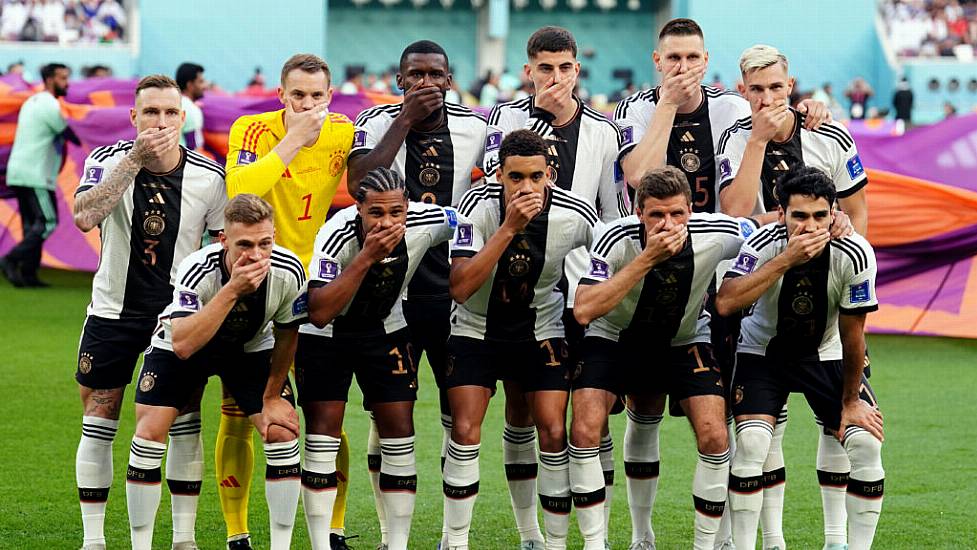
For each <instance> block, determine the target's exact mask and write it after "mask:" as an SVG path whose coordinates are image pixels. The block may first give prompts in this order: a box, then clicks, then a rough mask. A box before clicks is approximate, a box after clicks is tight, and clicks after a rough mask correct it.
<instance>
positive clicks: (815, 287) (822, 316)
mask: <svg viewBox="0 0 977 550" xmlns="http://www.w3.org/2000/svg"><path fill="white" fill-rule="evenodd" d="M785 248H787V227H786V226H784V225H781V224H768V225H765V226H763V227H762V228H760V229H759V230H758V231H757V232H756V233H754V234H753V235H752V236H751V237H750V238H749V239H747V241H746V242H745V243H743V247H742V248H741V249H740V253H739V255H738V256H737V257H736V261H735V262H733V265H732V267H730V269H729V271H728V272H727V273H726V277H727V278H729V277H738V276H741V275H747V274H750V273H752V272H754V271H756V270H757V269H759V268H760V266H762V265H763V264H765V263H767V262H768V261H770V260H771V259H773V258H775V257H777V255H779V254H780V253H781V252H783V251H784V249H785ZM875 273H876V263H875V252H874V251H873V250H872V246H871V245H870V244H868V241H867V240H865V238H864V237H862V236H861V235H858V234H854V235H852V236H850V237H845V238H843V239H834V240H832V241H831V244H830V245H828V246H826V247H825V248H824V252H823V253H822V254H821V255H820V256H818V257H817V258H814V259H813V260H811V261H809V262H807V263H805V264H802V265H799V266H795V267H792V268H791V269H789V270H788V271H787V272H786V273H785V274H784V276H783V277H781V278H780V279H779V280H778V281H777V282H776V283H774V284H773V285H772V286H771V287H770V288H769V289H767V291H766V292H764V293H763V295H762V296H760V299H759V300H757V302H756V304H754V305H753V307H752V308H750V310H749V311H748V312H747V315H746V316H745V317H744V318H743V323H742V328H741V329H740V339H739V344H738V346H737V352H739V353H751V354H754V355H770V356H774V355H776V356H779V357H785V358H790V359H816V360H820V361H833V360H839V359H841V358H842V354H841V351H842V350H841V338H840V336H839V333H838V314H839V313H841V314H843V315H844V314H853V315H857V314H863V313H868V312H871V311H875V310H877V309H878V308H879V302H878V297H877V296H876V294H875Z"/></svg>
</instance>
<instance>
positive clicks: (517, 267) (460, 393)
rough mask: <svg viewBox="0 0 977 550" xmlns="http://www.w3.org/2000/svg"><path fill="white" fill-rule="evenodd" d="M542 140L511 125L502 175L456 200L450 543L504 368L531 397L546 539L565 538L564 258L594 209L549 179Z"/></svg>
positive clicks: (463, 519)
mask: <svg viewBox="0 0 977 550" xmlns="http://www.w3.org/2000/svg"><path fill="white" fill-rule="evenodd" d="M546 150H547V145H546V142H545V141H544V140H543V139H542V138H541V137H540V136H539V135H537V134H535V133H533V132H531V131H529V130H516V131H515V132H512V133H511V134H509V135H508V136H506V137H505V138H504V139H503V140H502V143H501V144H500V146H499V165H498V169H497V172H498V173H497V174H496V177H497V178H498V180H499V181H501V184H498V183H490V184H487V185H485V186H482V187H479V188H476V189H472V190H471V191H469V192H468V193H466V194H465V197H464V198H463V199H462V201H461V206H460V208H459V211H460V214H461V216H462V217H463V218H464V223H459V226H458V230H457V232H456V237H455V240H454V244H453V245H452V249H451V258H452V260H451V296H452V298H453V299H454V301H455V302H456V303H458V304H459V305H458V307H457V308H456V310H455V313H454V314H453V316H452V320H451V322H452V325H451V337H450V338H449V340H448V370H447V373H446V383H447V386H448V399H449V400H450V402H451V415H452V422H453V423H452V431H451V441H450V443H449V444H448V456H447V459H446V460H445V465H444V496H445V499H444V518H445V526H446V528H447V533H446V535H447V537H446V538H447V547H448V548H463V549H467V548H468V532H469V529H470V527H471V520H472V507H473V505H474V502H475V497H476V496H477V494H478V479H479V473H478V451H479V447H480V442H481V425H482V420H483V419H484V417H485V411H486V409H487V407H488V403H489V399H490V398H491V396H492V394H493V393H494V391H495V385H496V381H497V380H499V379H502V380H504V381H505V383H506V386H507V392H506V393H507V399H508V396H509V395H513V394H512V393H510V388H516V389H517V390H518V392H517V393H515V394H514V395H515V396H516V398H518V399H525V400H526V401H527V402H528V403H529V409H530V413H531V414H532V418H533V419H534V420H535V424H536V428H537V430H538V432H539V449H540V451H539V460H540V463H541V464H542V468H541V470H542V471H541V473H540V475H539V484H538V491H539V499H540V501H541V503H542V507H543V518H544V527H545V529H546V548H552V549H560V548H565V547H566V537H567V530H568V528H569V523H570V519H569V514H570V505H571V496H570V477H569V456H568V453H567V442H566V407H567V400H568V397H569V389H570V379H569V378H570V377H569V374H570V372H569V369H568V365H567V363H566V359H567V351H566V344H565V342H564V339H563V336H564V330H563V323H562V320H561V317H562V312H563V296H562V294H561V293H560V292H559V291H558V289H557V284H558V283H559V281H560V279H561V278H562V277H563V261H564V258H565V257H566V255H567V254H569V252H570V251H571V250H574V249H576V248H578V247H581V246H589V245H590V243H591V240H592V237H593V231H594V226H595V225H596V224H597V223H598V218H597V212H596V211H595V210H594V208H593V207H592V206H590V205H589V204H588V203H587V202H586V201H585V200H583V199H581V198H579V197H577V196H576V195H574V194H572V193H570V192H568V191H564V190H563V189H560V188H559V187H555V186H552V179H551V177H552V170H551V169H550V168H549V166H548V165H547V158H546V152H547V151H546ZM523 547H527V545H525V544H524V545H523ZM531 547H536V548H538V547H539V546H538V543H537V542H533V543H532V546H531Z"/></svg>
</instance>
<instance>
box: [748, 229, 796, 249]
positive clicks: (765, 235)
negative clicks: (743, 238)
mask: <svg viewBox="0 0 977 550" xmlns="http://www.w3.org/2000/svg"><path fill="white" fill-rule="evenodd" d="M786 238H787V227H786V226H784V225H778V226H776V227H774V228H773V229H768V230H766V231H761V232H757V233H754V235H753V237H751V238H750V240H749V241H748V242H749V244H750V246H751V247H753V250H756V251H757V252H759V251H760V250H763V248H764V247H766V246H767V245H768V244H770V243H772V242H774V241H777V240H780V239H786Z"/></svg>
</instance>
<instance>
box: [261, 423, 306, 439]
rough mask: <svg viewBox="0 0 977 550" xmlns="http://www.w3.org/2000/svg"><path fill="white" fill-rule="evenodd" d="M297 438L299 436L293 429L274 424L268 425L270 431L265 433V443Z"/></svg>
mask: <svg viewBox="0 0 977 550" xmlns="http://www.w3.org/2000/svg"><path fill="white" fill-rule="evenodd" d="M296 438H298V436H297V435H296V434H295V433H294V432H292V431H291V430H288V429H287V428H283V427H281V426H278V425H275V424H272V425H271V426H268V431H267V432H266V434H265V443H285V442H287V441H293V440H295V439H296Z"/></svg>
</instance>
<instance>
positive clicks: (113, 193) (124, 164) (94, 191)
mask: <svg viewBox="0 0 977 550" xmlns="http://www.w3.org/2000/svg"><path fill="white" fill-rule="evenodd" d="M139 170H140V166H139V164H137V163H136V162H134V161H133V160H132V159H130V158H129V157H128V156H127V157H125V158H123V159H122V161H121V162H120V163H119V164H118V165H117V166H116V167H115V169H113V170H112V172H110V173H109V176H108V178H107V179H106V180H105V182H104V183H102V184H99V185H96V186H95V187H92V188H91V189H89V190H88V191H84V192H82V193H79V194H78V196H77V197H75V208H74V214H75V225H77V226H78V227H79V228H81V229H82V230H84V231H88V230H90V229H92V228H94V227H95V226H97V225H98V224H100V223H102V220H104V219H105V218H106V217H108V215H109V213H110V212H112V209H113V208H115V205H116V204H118V202H119V199H121V198H122V194H123V193H125V191H126V189H128V188H129V186H130V185H131V184H132V182H133V181H135V179H136V174H138V173H139Z"/></svg>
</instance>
